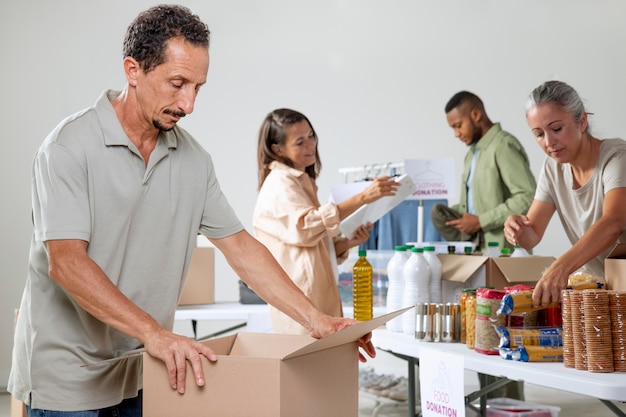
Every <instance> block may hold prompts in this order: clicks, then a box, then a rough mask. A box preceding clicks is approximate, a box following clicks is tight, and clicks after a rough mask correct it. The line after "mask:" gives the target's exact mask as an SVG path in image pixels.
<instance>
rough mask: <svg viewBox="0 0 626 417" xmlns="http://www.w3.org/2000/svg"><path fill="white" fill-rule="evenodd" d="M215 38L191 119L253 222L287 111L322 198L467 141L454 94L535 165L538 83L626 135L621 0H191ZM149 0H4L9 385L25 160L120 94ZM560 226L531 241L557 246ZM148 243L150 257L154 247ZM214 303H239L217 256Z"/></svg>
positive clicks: (229, 191) (4, 369) (25, 235)
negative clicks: (450, 106)
mask: <svg viewBox="0 0 626 417" xmlns="http://www.w3.org/2000/svg"><path fill="white" fill-rule="evenodd" d="M181 2H182V3H183V4H185V5H187V6H189V7H190V8H191V9H192V10H193V11H194V12H195V13H197V14H199V15H200V17H201V18H203V20H205V21H206V22H207V23H208V24H209V27H210V30H211V32H212V44H211V67H210V70H209V77H208V83H207V85H206V86H205V87H204V88H203V89H202V92H201V94H200V96H199V98H198V101H197V105H196V109H195V112H194V114H193V115H191V116H189V117H188V118H187V119H186V120H184V121H183V123H182V125H183V126H184V127H185V128H187V129H188V130H190V131H191V132H192V133H193V134H195V136H196V137H197V138H198V139H199V140H200V141H201V142H202V144H203V145H204V146H205V147H206V148H207V149H208V150H209V151H210V152H211V154H212V155H213V157H214V160H215V164H216V168H217V172H218V176H219V179H220V181H221V184H222V187H223V189H224V191H225V193H226V195H227V197H228V198H229V199H230V201H231V203H232V205H233V206H234V208H235V210H236V211H237V213H238V214H239V215H240V217H241V219H242V221H243V222H244V224H245V225H246V226H247V227H248V228H249V229H250V226H251V216H252V209H253V205H254V201H255V198H256V178H257V177H256V156H255V152H256V134H257V130H258V127H259V125H260V123H261V120H262V119H263V117H264V116H265V114H266V113H268V112H269V111H271V110H272V109H274V108H277V107H291V108H294V109H297V110H300V111H302V112H304V113H305V114H306V115H307V116H308V117H309V118H310V119H311V121H312V123H313V125H314V126H315V129H316V130H317V132H318V135H319V137H320V152H321V156H322V161H323V164H324V168H323V171H322V175H321V177H320V179H319V187H320V196H321V197H322V199H325V197H326V195H327V194H328V190H329V186H330V185H331V184H332V183H336V182H341V181H342V180H343V177H342V176H341V175H339V174H338V169H339V168H340V167H346V166H355V165H362V164H372V163H385V162H392V161H402V160H404V159H407V158H439V157H452V158H454V159H455V160H456V161H457V170H460V168H461V165H462V162H461V161H462V158H463V155H464V153H465V151H466V148H465V146H464V145H463V144H462V143H461V142H459V141H458V140H457V139H455V138H454V137H453V135H452V131H451V129H450V128H449V127H448V126H447V124H446V121H445V115H444V111H443V107H444V105H445V103H446V101H447V100H448V99H449V98H450V97H451V96H452V94H454V93H455V92H457V91H458V90H461V89H469V90H471V91H473V92H475V93H477V94H478V95H479V96H481V97H482V99H483V100H484V102H485V104H486V107H487V111H488V113H489V115H490V116H491V118H492V120H494V121H500V122H502V124H503V127H504V128H505V129H507V130H509V131H510V132H512V133H514V134H515V135H517V136H518V137H519V139H520V140H521V141H522V143H523V144H524V145H525V146H526V150H527V152H528V154H529V156H530V159H531V162H532V169H533V171H534V172H535V174H537V173H538V170H539V168H540V166H541V162H542V160H543V154H542V153H541V152H540V150H539V147H538V146H537V145H536V144H535V143H534V142H533V139H532V137H531V135H530V134H529V130H528V128H527V126H526V123H525V118H524V108H523V106H524V101H525V97H526V96H527V94H528V93H529V92H530V91H531V90H532V89H533V88H534V87H536V86H537V85H539V84H540V83H541V82H543V81H545V80H547V79H552V78H559V79H561V80H564V81H567V82H569V83H571V84H572V85H573V86H574V87H575V88H576V89H577V90H578V91H579V93H580V94H581V96H582V97H583V98H585V99H586V102H587V104H588V108H589V110H590V111H592V112H594V113H595V115H594V116H593V118H592V127H593V128H594V132H595V134H596V135H597V136H598V137H614V136H620V137H626V118H625V117H624V116H623V112H624V104H623V102H624V97H626V75H625V74H626V26H625V25H624V24H623V19H624V16H626V3H625V2H623V1H622V0H594V1H572V0H552V1H545V0H524V1H522V0H508V1H502V0H445V1H441V0H428V1H426V0H422V1H418V0H387V1H376V0H306V1H298V2H296V1H290V0H266V1H261V0H241V1H227V0H221V1H218V0H181ZM153 4H156V3H155V2H153V1H147V0H135V1H132V2H130V1H125V0H108V1H106V2H105V1H100V2H86V1H82V0H57V1H54V2H51V1H45V0H25V1H19V2H17V1H15V2H8V1H3V2H1V3H0V51H2V61H1V62H2V65H1V68H0V74H1V75H2V76H1V77H0V91H2V93H3V97H4V99H3V100H2V102H1V104H0V121H1V126H2V128H3V135H4V141H3V142H4V144H5V145H4V146H5V151H4V152H2V153H1V154H0V170H1V171H0V172H1V173H2V175H0V187H1V188H0V190H1V191H2V195H3V198H2V202H3V203H2V216H1V217H0V225H1V226H0V231H1V233H2V240H0V268H1V270H0V272H1V276H0V282H1V287H0V288H1V289H0V334H2V335H3V336H2V337H0V387H1V386H3V385H4V382H5V381H6V377H7V375H8V371H9V368H10V350H11V344H12V341H11V337H10V335H11V333H12V314H13V309H14V308H16V307H18V305H19V300H20V296H21V292H22V288H23V283H24V278H25V273H26V265H27V259H28V245H29V239H30V235H31V220H30V194H29V193H30V164H31V158H32V155H33V152H34V151H35V149H36V148H37V146H38V145H39V144H40V142H41V141H42V140H43V139H44V137H45V136H46V134H47V133H48V132H49V131H50V130H51V129H52V128H53V127H54V126H55V125H56V123H57V122H58V121H59V120H60V119H61V118H63V117H65V116H66V115H68V114H70V113H73V112H75V111H77V110H80V109H82V108H84V107H86V106H89V105H91V104H92V103H93V102H94V101H95V99H96V98H97V96H98V94H99V93H100V92H101V91H102V90H104V89H107V88H114V89H121V88H122V87H123V84H124V78H123V73H122V66H121V62H122V61H121V43H122V39H123V35H124V31H125V29H126V27H127V25H128V24H129V23H130V21H131V20H132V19H133V18H134V17H135V15H136V14H137V13H138V12H139V11H140V10H143V9H145V8H147V7H149V6H152V5H153ZM568 246H569V245H568V243H567V242H566V239H565V236H564V234H563V233H562V231H561V229H560V225H559V224H558V222H557V221H553V222H552V224H551V226H550V230H549V232H548V234H547V236H546V237H545V238H544V241H543V242H542V243H541V244H540V246H539V247H538V248H537V250H536V253H538V254H542V255H554V256H558V255H560V254H561V253H562V252H563V251H564V250H566V249H567V247H568ZM148 253H149V252H148ZM216 297H217V298H218V299H220V300H232V299H236V298H237V285H236V277H235V276H234V274H233V273H232V272H231V271H230V269H229V268H228V266H227V265H226V264H225V261H224V260H223V258H222V257H221V255H219V256H218V259H217V282H216Z"/></svg>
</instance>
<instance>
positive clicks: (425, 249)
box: [424, 246, 435, 252]
mask: <svg viewBox="0 0 626 417" xmlns="http://www.w3.org/2000/svg"><path fill="white" fill-rule="evenodd" d="M434 251H435V247H434V246H424V252H434Z"/></svg>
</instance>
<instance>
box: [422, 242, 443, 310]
mask: <svg viewBox="0 0 626 417" xmlns="http://www.w3.org/2000/svg"><path fill="white" fill-rule="evenodd" d="M424 258H426V261H428V266H430V286H429V294H430V295H429V302H430V303H441V302H442V296H441V261H440V260H439V258H438V257H437V254H436V253H435V247H434V246H424Z"/></svg>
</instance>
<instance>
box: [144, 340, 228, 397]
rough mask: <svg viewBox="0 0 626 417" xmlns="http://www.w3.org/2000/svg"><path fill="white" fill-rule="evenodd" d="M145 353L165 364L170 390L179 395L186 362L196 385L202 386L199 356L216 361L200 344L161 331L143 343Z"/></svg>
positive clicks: (202, 375)
mask: <svg viewBox="0 0 626 417" xmlns="http://www.w3.org/2000/svg"><path fill="white" fill-rule="evenodd" d="M144 345H145V348H146V351H147V352H148V353H149V354H150V356H153V357H155V358H157V359H160V360H161V361H163V363H165V367H166V368H167V373H168V376H169V382H170V386H171V387H172V389H175V390H177V391H178V392H179V393H180V394H184V393H185V388H186V387H185V377H186V373H187V362H189V363H190V364H191V369H192V371H193V374H194V377H195V380H196V384H197V385H198V386H203V385H204V371H203V370H202V360H201V358H200V357H201V356H204V357H206V358H207V359H208V360H210V361H211V362H215V361H217V355H215V353H214V352H213V351H212V350H211V349H209V348H208V347H207V346H205V345H203V344H202V343H200V342H198V341H196V340H193V339H190V338H188V337H186V336H181V335H177V334H174V333H172V332H168V331H167V330H161V331H159V332H157V333H156V334H155V335H154V336H153V337H151V338H150V340H148V341H147V342H146V343H144Z"/></svg>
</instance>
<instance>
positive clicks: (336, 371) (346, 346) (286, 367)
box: [142, 307, 413, 417]
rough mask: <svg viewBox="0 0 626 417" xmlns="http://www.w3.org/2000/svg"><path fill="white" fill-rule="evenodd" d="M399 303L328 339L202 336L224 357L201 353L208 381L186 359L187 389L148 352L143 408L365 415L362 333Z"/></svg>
mask: <svg viewBox="0 0 626 417" xmlns="http://www.w3.org/2000/svg"><path fill="white" fill-rule="evenodd" d="M410 308H413V307H409V308H406V309H403V310H399V311H397V312H394V313H389V314H386V315H384V316H380V317H377V318H375V319H373V320H370V321H366V322H363V323H358V324H356V325H354V326H350V327H347V328H345V329H343V330H341V331H339V332H336V333H333V334H331V335H328V336H326V337H324V338H322V339H319V340H318V339H314V338H312V337H310V336H300V335H281V334H270V333H238V334H235V335H231V336H226V337H220V338H216V339H210V340H205V341H202V342H201V343H204V344H206V345H207V346H209V347H210V348H211V349H212V350H213V351H214V352H215V353H216V354H217V355H218V360H217V362H209V361H208V360H207V359H206V358H202V366H203V370H204V375H205V380H206V382H205V385H204V386H203V387H198V386H197V385H196V383H195V380H194V378H193V374H192V371H191V366H190V365H189V364H187V379H186V387H187V389H186V392H185V394H184V395H181V394H178V392H177V391H175V390H173V389H172V388H171V387H170V386H169V382H168V375H167V370H166V368H165V365H164V364H163V363H162V362H161V361H159V360H157V359H154V358H152V357H151V356H149V355H148V354H147V353H145V352H144V353H142V355H143V414H144V415H146V416H150V417H171V416H176V415H184V416H185V417H201V416H202V417H205V416H220V417H228V416H233V417H241V416H257V417H263V416H267V417H282V416H289V417H291V416H298V417H307V416H311V417H319V416H342V417H350V416H354V417H356V416H358V391H359V387H358V373H359V370H358V345H357V340H358V339H359V338H361V337H362V336H363V335H365V334H367V333H369V332H370V331H372V330H373V329H375V328H377V327H379V326H382V325H383V324H384V323H386V322H387V321H388V320H390V319H391V318H393V317H395V316H396V315H399V314H401V313H403V312H405V311H407V310H409V309H410Z"/></svg>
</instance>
